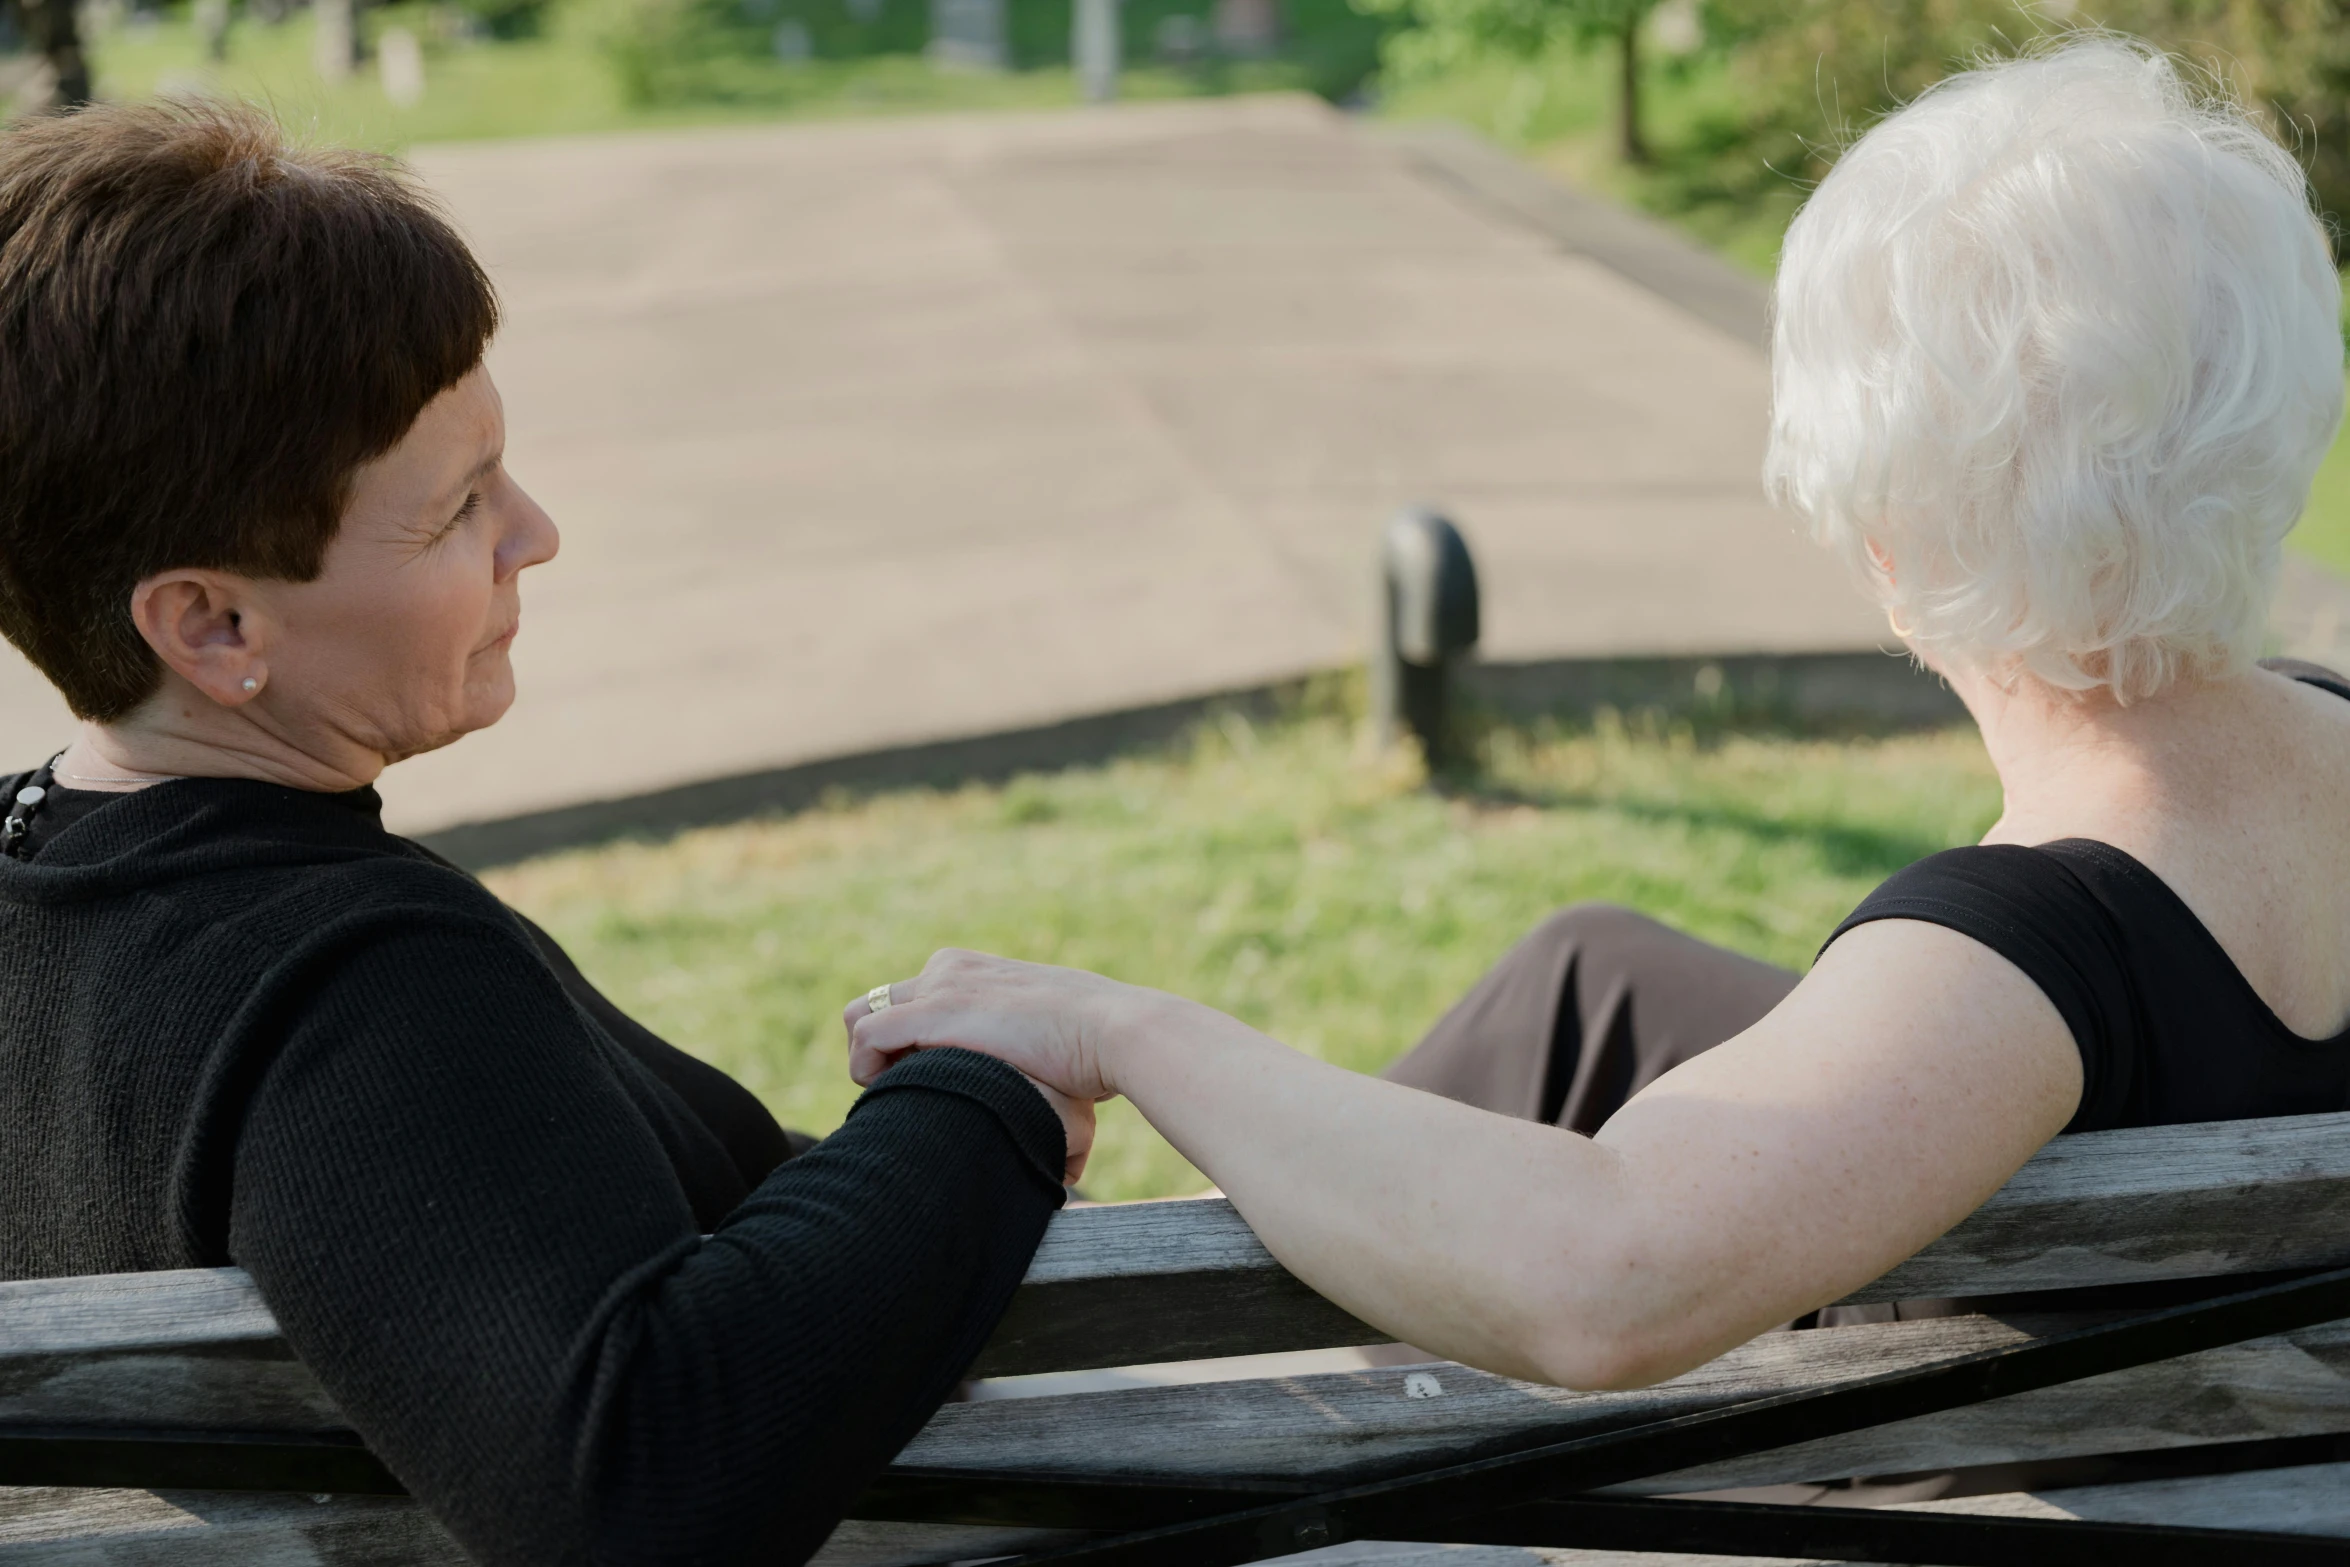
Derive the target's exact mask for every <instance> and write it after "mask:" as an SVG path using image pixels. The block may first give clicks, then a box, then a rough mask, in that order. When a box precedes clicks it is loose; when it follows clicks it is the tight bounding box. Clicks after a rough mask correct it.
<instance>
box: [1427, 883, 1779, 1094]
mask: <svg viewBox="0 0 2350 1567" xmlns="http://www.w3.org/2000/svg"><path fill="white" fill-rule="evenodd" d="M1797 977H1798V976H1797V975H1795V974H1793V973H1790V972H1789V971H1788V970H1786V969H1782V968H1773V967H1772V966H1771V965H1770V964H1768V963H1759V962H1757V961H1755V960H1754V959H1753V958H1749V957H1742V956H1740V955H1739V954H1738V953H1735V952H1731V951H1728V950H1726V949H1724V948H1721V947H1716V946H1713V945H1711V944H1709V943H1707V942H1703V941H1699V940H1698V939H1697V938H1696V937H1694V936H1684V935H1682V934H1681V933H1680V932H1679V931H1677V930H1673V929H1671V928H1670V927H1668V926H1665V925H1660V924H1658V923H1657V922H1656V921H1655V920H1652V919H1650V918H1648V917H1647V916H1646V915H1643V914H1635V913H1633V912H1632V911H1631V910H1630V909H1620V908H1616V907H1614V906H1612V905H1609V904H1604V903H1585V904H1578V905H1576V906H1575V907H1573V908H1570V909H1562V910H1560V911H1559V912H1558V913H1556V914H1553V915H1552V916H1551V917H1550V918H1548V919H1546V920H1544V921H1543V922H1542V923H1541V924H1539V925H1537V926H1535V927H1534V930H1533V933H1532V934H1531V935H1529V936H1527V937H1526V939H1525V940H1523V941H1521V942H1519V943H1518V944H1517V946H1515V947H1513V948H1511V949H1510V952H1509V955H1508V956H1507V957H1505V958H1503V959H1502V960H1501V961H1500V962H1499V963H1497V964H1495V965H1494V967H1493V970H1492V972H1490V973H1488V974H1487V975H1486V976H1485V977H1484V978H1483V979H1482V980H1479V981H1478V982H1477V987H1476V988H1475V989H1474V990H1472V991H1470V992H1469V993H1468V994H1467V995H1466V996H1463V997H1462V998H1461V1000H1460V1002H1459V1004H1458V1005H1456V1006H1455V1007H1454V1008H1453V1009H1452V1010H1451V1011H1450V1012H1447V1013H1445V1015H1444V1017H1443V1018H1442V1019H1441V1020H1440V1021H1439V1022H1438V1023H1437V1025H1436V1027H1435V1028H1433V1029H1431V1030H1430V1031H1429V1033H1428V1037H1427V1038H1425V1039H1423V1040H1421V1041H1420V1042H1419V1044H1417V1045H1416V1046H1414V1047H1413V1048H1412V1050H1411V1053H1410V1054H1408V1055H1406V1056H1405V1057H1404V1058H1403V1059H1402V1060H1400V1061H1398V1062H1396V1063H1395V1064H1394V1065H1393V1066H1391V1067H1389V1068H1388V1069H1387V1073H1386V1075H1387V1077H1388V1078H1389V1079H1391V1080H1392V1081H1394V1082H1398V1083H1403V1084H1406V1085H1407V1086H1409V1087H1412V1088H1422V1089H1426V1090H1427V1091H1428V1092H1430V1093H1432V1094H1442V1095H1443V1096H1444V1097H1445V1098H1447V1099H1457V1100H1459V1101H1460V1102H1461V1103H1463V1104H1470V1105H1475V1106H1477V1108H1479V1109H1480V1110H1492V1111H1494V1112H1496V1113H1498V1114H1501V1115H1507V1116H1515V1117H1517V1118H1518V1119H1519V1120H1524V1121H1544V1122H1548V1123H1549V1124H1551V1125H1553V1126H1563V1127H1566V1128H1567V1129H1568V1130H1569V1131H1575V1132H1581V1133H1583V1134H1584V1135H1585V1136H1586V1137H1588V1136H1590V1135H1591V1134H1592V1133H1594V1132H1596V1131H1598V1130H1599V1128H1600V1126H1601V1124H1602V1123H1603V1122H1605V1121H1606V1120H1607V1118H1608V1117H1609V1116H1611V1115H1613V1114H1615V1113H1616V1111H1617V1110H1619V1109H1621V1108H1622V1107H1623V1104H1624V1101H1625V1100H1627V1099H1630V1098H1631V1097H1632V1096H1633V1095H1634V1094H1636V1093H1638V1092H1640V1090H1641V1089H1643V1088H1646V1087H1647V1086H1648V1085H1649V1084H1650V1083H1653V1082H1655V1081H1656V1080H1657V1079H1658V1078H1660V1077H1662V1076H1664V1074H1665V1073H1667V1072H1669V1071H1671V1070H1672V1069H1673V1068H1674V1067H1677V1066H1679V1065H1680V1064H1681V1063H1682V1062H1684V1061H1687V1060H1689V1059H1691V1058H1692V1057H1694V1056H1699V1055H1702V1054H1704V1053H1705V1052H1706V1051H1708V1050H1711V1049H1712V1048H1713V1047H1714V1046H1716V1045H1718V1044H1720V1043H1721V1042H1722V1041H1723V1040H1725V1039H1728V1038H1730V1037H1731V1036H1732V1035H1734V1034H1738V1033H1741V1032H1743V1031H1744V1030H1746V1029H1747V1028H1749V1027H1751V1026H1752V1025H1753V1024H1754V1023H1755V1022H1756V1021H1757V1020H1759V1019H1760V1018H1761V1017H1762V1015H1763V1014H1764V1013H1766V1012H1768V1011H1770V1010H1771V1008H1773V1007H1775V1006H1777V1005H1778V1004H1779V1002H1780V1001H1781V1000H1782V999H1783V998H1784V997H1785V996H1786V994H1787V992H1788V991H1790V990H1793V989H1794V988H1795V981H1796V979H1797Z"/></svg>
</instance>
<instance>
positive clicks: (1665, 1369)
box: [1516, 1237, 1728, 1392]
mask: <svg viewBox="0 0 2350 1567" xmlns="http://www.w3.org/2000/svg"><path fill="white" fill-rule="evenodd" d="M1578 1260H1579V1264H1580V1265H1579V1266H1572V1267H1569V1266H1564V1265H1562V1266H1561V1267H1559V1268H1558V1269H1556V1270H1555V1271H1553V1272H1552V1275H1551V1277H1550V1278H1549V1279H1547V1280H1545V1281H1543V1283H1544V1284H1546V1285H1547V1286H1548V1287H1547V1288H1538V1289H1537V1290H1536V1291H1534V1292H1532V1295H1531V1298H1532V1299H1534V1300H1538V1301H1541V1302H1542V1303H1543V1305H1542V1307H1541V1308H1540V1309H1538V1310H1536V1311H1534V1312H1531V1313H1529V1314H1528V1315H1527V1317H1526V1318H1524V1319H1521V1326H1522V1331H1521V1333H1520V1334H1519V1335H1517V1337H1518V1340H1519V1348H1520V1353H1519V1355H1518V1356H1517V1357H1516V1358H1517V1359H1518V1360H1519V1362H1520V1364H1521V1365H1522V1366H1524V1367H1526V1368H1527V1369H1525V1370H1521V1371H1519V1372H1518V1373H1517V1374H1518V1375H1520V1376H1530V1377H1531V1378H1533V1379H1535V1380H1539V1381H1542V1382H1547V1383H1549V1384H1551V1385H1552V1386H1554V1387H1565V1388H1574V1389H1576V1390H1578V1391H1583V1392H1620V1391H1627V1390H1630V1389H1633V1388H1643V1387H1652V1386H1654V1385H1655V1384H1657V1383H1659V1382H1665V1381H1669V1380H1671V1379H1672V1378H1674V1377H1677V1376H1679V1375H1680V1374H1681V1373H1682V1372H1684V1371H1688V1370H1691V1369H1693V1368H1695V1367H1697V1366H1700V1365H1703V1364H1704V1363H1705V1362H1706V1361H1707V1360H1710V1359H1711V1358H1713V1356H1714V1355H1715V1354H1717V1353H1719V1352H1720V1351H1721V1350H1722V1349H1724V1348H1726V1347H1728V1346H1727V1345H1726V1344H1724V1343H1720V1342H1717V1339H1718V1338H1719V1329H1720V1327H1721V1323H1720V1322H1719V1321H1718V1320H1717V1316H1718V1314H1717V1312H1716V1311H1715V1310H1713V1309H1709V1308H1712V1307H1717V1306H1719V1305H1720V1304H1721V1298H1720V1292H1719V1291H1718V1290H1717V1289H1708V1288H1705V1287H1703V1286H1702V1285H1701V1284H1700V1283H1699V1281H1698V1280H1696V1279H1693V1278H1690V1277H1688V1276H1687V1275H1686V1273H1685V1272H1684V1271H1683V1270H1682V1269H1680V1268H1677V1267H1674V1266H1670V1265H1669V1261H1670V1260H1669V1259H1667V1258H1663V1257H1659V1256H1658V1255H1657V1254H1656V1252H1655V1250H1654V1249H1653V1248H1652V1247H1650V1246H1648V1245H1646V1244H1645V1243H1644V1242H1643V1241H1641V1240H1637V1239H1632V1238H1629V1237H1627V1238H1624V1239H1623V1240H1622V1241H1620V1242H1619V1243H1618V1244H1616V1245H1612V1246H1609V1245H1601V1246H1594V1247H1590V1248H1588V1249H1586V1250H1584V1251H1583V1252H1582V1254H1581V1256H1580V1258H1579V1259H1578Z"/></svg>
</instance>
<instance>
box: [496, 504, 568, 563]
mask: <svg viewBox="0 0 2350 1567" xmlns="http://www.w3.org/2000/svg"><path fill="white" fill-rule="evenodd" d="M507 487H508V491H509V499H510V501H511V505H510V507H509V508H508V517H507V523H506V533H505V537H503V538H502V539H500V540H499V541H498V580H499V581H501V582H503V581H505V580H506V579H507V578H508V577H511V576H513V575H514V574H515V573H516V572H519V571H522V570H524V569H525V568H527V567H531V566H537V565H543V564H544V563H546V562H547V561H550V560H553V559H554V558H555V555H556V552H557V551H559V550H560V549H562V547H563V535H562V533H561V532H560V531H559V530H558V529H557V528H556V527H555V519H554V518H552V517H550V516H548V515H547V514H546V512H545V510H544V509H543V508H541V507H540V505H539V503H538V502H537V501H534V500H532V499H531V498H530V496H529V494H528V493H527V492H526V491H524V489H523V488H522V486H521V485H519V484H515V483H514V482H513V481H512V480H508V481H507Z"/></svg>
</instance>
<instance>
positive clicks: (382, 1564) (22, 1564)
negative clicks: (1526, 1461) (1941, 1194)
mask: <svg viewBox="0 0 2350 1567" xmlns="http://www.w3.org/2000/svg"><path fill="white" fill-rule="evenodd" d="M1068 1538H1073V1537H1072V1536H1068V1535H1065V1534H1061V1533H1057V1532H1055V1531H1053V1530H1046V1529H980V1528H967V1527H960V1526H951V1525H924V1524H869V1523H860V1522H856V1521H854V1520H852V1521H850V1522H848V1523H844V1524H842V1525H841V1526H840V1528H839V1529H837V1530H835V1531H834V1532H833V1536H832V1538H831V1539H830V1540H828V1541H827V1542H826V1543H825V1545H824V1548H823V1549H822V1550H821V1551H819V1552H818V1553H817V1555H816V1556H815V1558H814V1561H813V1563H812V1564H811V1567H917V1564H920V1563H930V1562H942V1561H965V1560H969V1559H972V1558H974V1557H984V1556H1002V1555H1007V1554H1012V1553H1016V1552H1020V1551H1024V1550H1033V1549H1040V1548H1042V1547H1045V1546H1049V1545H1053V1544H1057V1543H1060V1542H1061V1541H1062V1540H1064V1539H1068ZM394 1564H397V1567H472V1558H471V1557H469V1556H467V1555H466V1554H465V1553H464V1552H463V1551H462V1550H460V1549H458V1547H457V1543H456V1542H455V1541H454V1540H451V1539H450V1538H449V1536H448V1535H447V1534H446V1533H445V1532H443V1530H442V1529H441V1527H440V1525H439V1524H437V1523H435V1522H434V1521H433V1520H432V1518H431V1516H430V1515H429V1514H427V1513H426V1512H425V1510H424V1509H423V1508H421V1507H419V1506H417V1505H416V1504H415V1503H414V1502H411V1501H407V1500H405V1499H399V1498H388V1497H382V1498H379V1497H350V1496H334V1497H326V1498H322V1499H318V1500H313V1499H312V1498H310V1497H306V1496H284V1495H277V1494H271V1493H265V1492H243V1491H77V1490H52V1489H33V1488H23V1489H10V1488H6V1487H0V1567H394ZM1528 1567H1532V1564H1528Z"/></svg>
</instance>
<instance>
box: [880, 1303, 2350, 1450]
mask: <svg viewBox="0 0 2350 1567" xmlns="http://www.w3.org/2000/svg"><path fill="white" fill-rule="evenodd" d="M2024 1336H2025V1334H2024V1332H2023V1330H2022V1327H2021V1326H2019V1325H2016V1324H2006V1323H2001V1322H1997V1321H1993V1320H1991V1319H1989V1318H1981V1317H1953V1318H1943V1319H1939V1320H1932V1321H1925V1322H1895V1323H1883V1324H1876V1325H1870V1326H1862V1327H1849V1328H1832V1329H1827V1330H1823V1331H1817V1332H1805V1333H1774V1334H1767V1335H1765V1336H1764V1337H1762V1338H1759V1339H1756V1340H1755V1341H1753V1342H1752V1343H1749V1344H1746V1345H1743V1346H1741V1347H1740V1348H1738V1349H1736V1350H1733V1351H1731V1352H1730V1353H1729V1354H1728V1355H1725V1356H1723V1357H1722V1358H1721V1359H1719V1360H1716V1361H1714V1362H1713V1363H1711V1364H1710V1365H1707V1366H1703V1367H1700V1368H1698V1369H1697V1370H1695V1371H1692V1372H1690V1373H1688V1374H1687V1375H1685V1376H1682V1377H1678V1378H1675V1379H1674V1380H1673V1381H1671V1382H1667V1383H1664V1384H1662V1385H1660V1386H1658V1387H1654V1388H1645V1389H1641V1390H1638V1391H1633V1392H1618V1393H1572V1392H1568V1391H1565V1390H1563V1389H1559V1388H1546V1387H1538V1386H1535V1385H1532V1384H1529V1383H1522V1382H1512V1381H1509V1380H1507V1379H1505V1378H1501V1377H1494V1376H1489V1375H1487V1374H1485V1373H1483V1372H1477V1371H1471V1370H1468V1369H1467V1368H1465V1367H1459V1366H1434V1367H1422V1368H1412V1367H1379V1368H1375V1369H1370V1370H1364V1371H1354V1372H1340V1373H1330V1374H1323V1375H1317V1376H1304V1377H1292V1378H1280V1379H1274V1380H1267V1381H1254V1382H1249V1381H1242V1382H1221V1383H1210V1384H1201V1385H1193V1386H1162V1387H1132V1388H1121V1389H1117V1390H1114V1391H1106V1392H1098V1393H1077V1394H1060V1395H1054V1396H1049V1397H1043V1398H1034V1399H1005V1400H996V1401H988V1402H984V1403H973V1404H953V1405H949V1406H947V1407H946V1408H944V1409H942V1410H940V1411H939V1412H938V1415H937V1416H936V1417H935V1418H934V1419H933V1420H932V1421H931V1422H930V1424H929V1425H928V1426H926V1427H925V1428H924V1429H923V1431H922V1432H921V1433H920V1434H919V1435H917V1436H916V1437H915V1439H914V1441H913V1442H912V1443H911V1444H910V1445H909V1446H908V1447H907V1449H906V1451H905V1452H904V1454H903V1455H901V1461H902V1462H904V1463H907V1464H912V1465H920V1466H923V1467H926V1468H927V1467H935V1468H950V1469H982V1470H985V1469H1042V1470H1066V1471H1069V1472H1072V1473H1085V1474H1092V1475H1100V1476H1104V1477H1123V1478H1139V1477H1144V1476H1155V1475H1186V1476H1198V1477H1203V1478H1206V1477H1225V1478H1243V1477H1247V1478H1267V1479H1271V1478H1282V1479H1292V1478H1303V1479H1313V1480H1319V1481H1328V1482H1331V1483H1339V1482H1343V1481H1350V1480H1356V1479H1367V1478H1370V1477H1373V1476H1376V1475H1383V1474H1390V1473H1397V1472H1402V1471H1406V1470H1409V1469H1412V1468H1416V1467H1420V1466H1422V1465H1425V1464H1426V1463H1429V1462H1431V1461H1434V1460H1435V1459H1436V1458H1437V1457H1438V1456H1439V1455H1444V1456H1454V1455H1459V1456H1470V1455H1475V1454H1481V1453H1487V1452H1506V1451H1513V1450H1516V1449H1519V1448H1523V1447H1526V1446H1528V1445H1531V1444H1533V1443H1535V1442H1537V1441H1555V1440H1563V1439H1564V1438H1566V1437H1568V1436H1572V1435H1577V1434H1580V1433H1582V1432H1586V1431H1594V1430H1601V1429H1608V1428H1611V1427H1614V1426H1618V1425H1622V1424H1626V1423H1632V1422H1637V1421H1643V1420H1652V1419H1659V1418H1664V1417H1667V1416H1671V1415H1678V1414H1684V1413H1689V1412H1692V1411H1695V1410H1699V1409H1707V1408H1713V1407H1717V1406H1719V1405H1721V1404H1725V1403H1731V1402H1735V1401H1738V1400H1741V1399H1747V1398H1754V1397H1760V1396H1763V1395H1766V1394H1771V1393H1780V1392H1789V1391H1796V1390H1800V1389H1804V1388H1811V1387H1821V1386H1825V1385H1828V1384H1830V1383H1833V1382H1840V1381H1844V1380H1847V1379H1849V1378H1853V1377H1858V1376H1863V1375H1869V1374H1873V1373H1876V1372H1880V1371H1892V1370H1898V1369H1902V1368H1905V1367H1909V1366H1915V1365H1920V1364H1924V1363H1926V1362H1929V1361H1933V1360H1938V1359H1941V1358H1943V1357H1945V1356H1950V1355H1956V1354H1963V1353H1967V1352H1970V1351H1973V1350H1977V1349H1985V1348H1991V1347H1995V1346H1998V1345H2002V1344H2008V1343H2014V1342H2017V1341H2018V1340H2019V1339H2021V1338H2022V1337H2024ZM2342 1431H2350V1323H2329V1324H2327V1325H2326V1326H2324V1327H2321V1328H2312V1329H2308V1330H2305V1331H2303V1332H2300V1333H2296V1334H2291V1335H2286V1336H2282V1337H2279V1338H2272V1339H2261V1340H2255V1341H2253V1342H2252V1343H2248V1344H2242V1345H2235V1346H2231V1347H2228V1348H2225V1349H2217V1350H2211V1351H2207V1352H2205V1353H2203V1354H2200V1355H2195V1356H2189V1357H2186V1358H2183V1359H2180V1360H2174V1361H2166V1362H2163V1363H2161V1364H2159V1365H2154V1366H2146V1367H2140V1368H2136V1369H2133V1370H2130V1371H2122V1372H2115V1373H2112V1374H2110V1375H2108V1376H2104V1377H2098V1378H2094V1379H2091V1380H2088V1381H2084V1382H2079V1383H2074V1384H2070V1385H2068V1386H2064V1387H2057V1388H2049V1389H2046V1390H2044V1391H2041V1392H2037V1393H2031V1394H2026V1395H2022V1396H2019V1397H2015V1398H2009V1399H2003V1400H2000V1401H1999V1402H1997V1403H1992V1404H1980V1405H1975V1406H1972V1407H1970V1408H1965V1409H1958V1410H1952V1411H1949V1412H1947V1413H1944V1414H1939V1415H1934V1416H1930V1417H1927V1418H1923V1419H1919V1420H1912V1421H1904V1422H1901V1423H1899V1424H1895V1425H1889V1426H1884V1427H1880V1428H1878V1429H1876V1430H1873V1431H1863V1432H1855V1433H1853V1434H1851V1435H1848V1436H1841V1437H1835V1438H1830V1439H1827V1440H1823V1441H1819V1442H1813V1443H1807V1444H1804V1445H1803V1446H1801V1447H1791V1448H1783V1449H1780V1450H1778V1451H1776V1452H1771V1453H1762V1454H1756V1455H1754V1456H1752V1457H1749V1458H1744V1459H1739V1460H1736V1461H1734V1462H1731V1463H1727V1464H1719V1465H1713V1466H1709V1467H1708V1468H1706V1469H1704V1470H1701V1471H1687V1472H1684V1473H1682V1474H1679V1475H1675V1476H1669V1477H1663V1478H1660V1479H1657V1480H1653V1481H1643V1482H1640V1483H1638V1484H1636V1485H1632V1486H1626V1487H1622V1488H1621V1489H1624V1490H1626V1491H1632V1492H1644V1493H1660V1492H1672V1491H1689V1490H1707V1489H1714V1488H1719V1487H1728V1486H1747V1485H1775V1484H1782V1483H1787V1482H1793V1481H1802V1480H1820V1479H1834V1478H1838V1477H1842V1476H1848V1475H1877V1474H1902V1473H1910V1472H1916V1471H1922V1470H1937V1469H1945V1468H1956V1467H1971V1466H1975V1465H1980V1464H1994V1463H2008V1462H2014V1461H2019V1460H2024V1459H2038V1458H2059V1457H2075V1456H2081V1455H2085V1454H2094V1453H2118V1452H2135V1451H2144V1450H2151V1449H2159V1448H2171V1447H2191V1446H2199V1445H2203V1444H2208V1443H2213V1442H2224V1441H2238V1440H2245V1439H2250V1438H2254V1437H2262V1436H2308V1435H2323V1434H2330V1433H2336V1432H2342Z"/></svg>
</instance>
